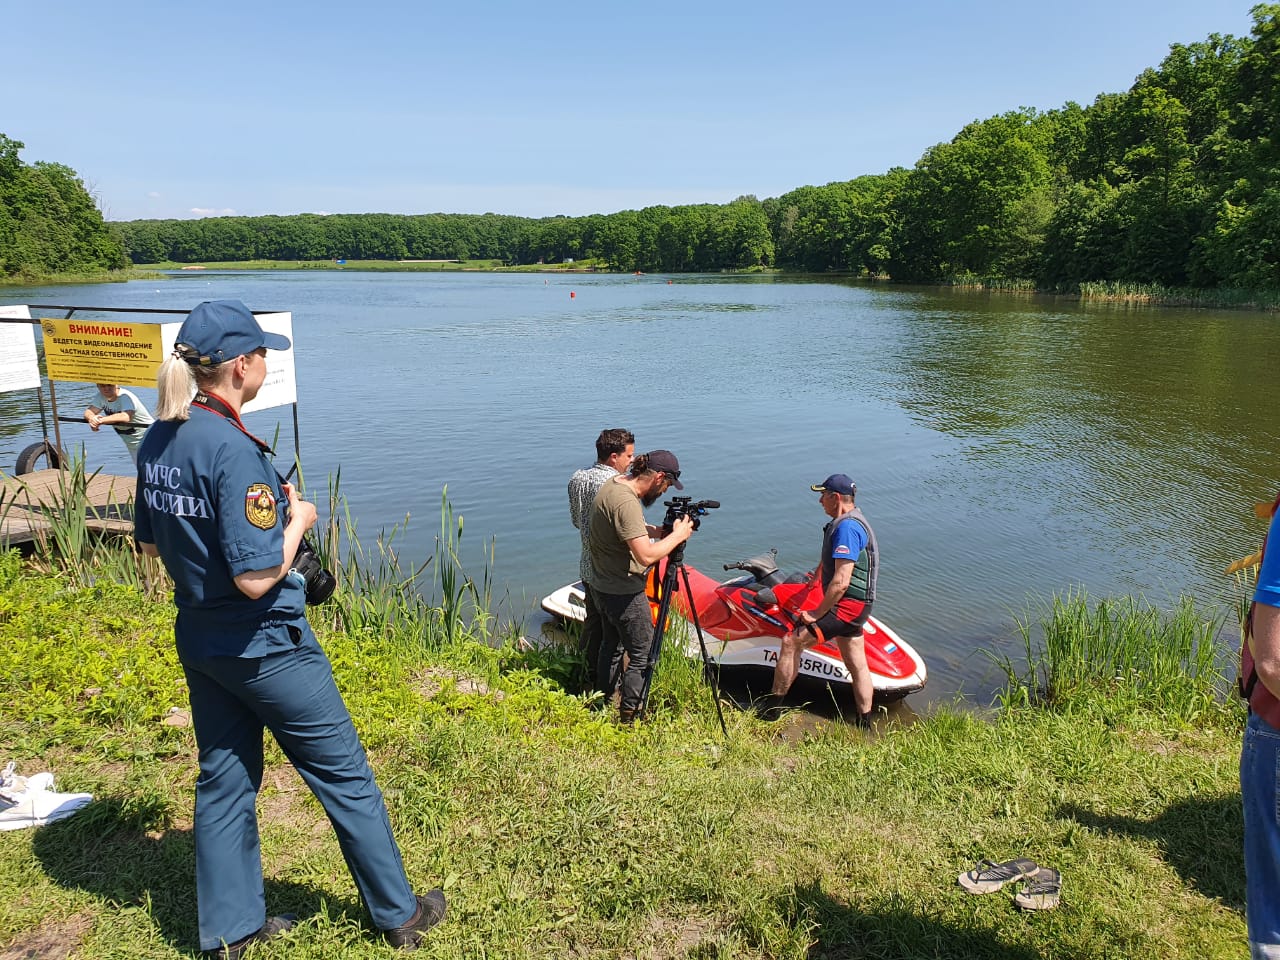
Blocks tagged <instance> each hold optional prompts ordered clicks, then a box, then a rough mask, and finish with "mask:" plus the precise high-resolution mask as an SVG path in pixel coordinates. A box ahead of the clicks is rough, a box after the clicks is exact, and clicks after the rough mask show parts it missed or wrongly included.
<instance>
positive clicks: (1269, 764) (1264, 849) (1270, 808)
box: [1240, 713, 1280, 960]
mask: <svg viewBox="0 0 1280 960" xmlns="http://www.w3.org/2000/svg"><path fill="white" fill-rule="evenodd" d="M1240 796H1241V797H1242V799H1243V800H1244V876H1245V885H1244V886H1245V917H1246V919H1247V921H1248V928H1249V952H1250V956H1252V957H1253V960H1280V730H1277V729H1276V728H1275V727H1273V726H1271V724H1269V723H1267V721H1265V720H1263V719H1262V718H1261V717H1260V716H1258V715H1257V714H1256V713H1250V714H1249V722H1248V723H1247V724H1246V725H1245V728H1244V745H1243V747H1242V749H1241V751H1240Z"/></svg>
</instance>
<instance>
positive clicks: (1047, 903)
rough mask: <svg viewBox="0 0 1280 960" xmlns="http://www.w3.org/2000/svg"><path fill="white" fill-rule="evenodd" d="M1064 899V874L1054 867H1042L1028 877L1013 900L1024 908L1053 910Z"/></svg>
mask: <svg viewBox="0 0 1280 960" xmlns="http://www.w3.org/2000/svg"><path fill="white" fill-rule="evenodd" d="M1061 899H1062V874H1060V873H1059V872H1058V871H1057V870H1055V869H1053V867H1041V868H1040V872H1039V873H1037V874H1036V875H1035V876H1034V877H1030V878H1028V879H1027V882H1026V884H1025V885H1024V886H1023V888H1022V890H1021V891H1019V892H1018V895H1017V896H1015V897H1014V898H1013V902H1014V903H1016V904H1017V905H1018V906H1020V907H1021V908H1022V909H1023V910H1052V909H1053V908H1054V907H1056V906H1057V905H1058V903H1059V901H1060V900H1061Z"/></svg>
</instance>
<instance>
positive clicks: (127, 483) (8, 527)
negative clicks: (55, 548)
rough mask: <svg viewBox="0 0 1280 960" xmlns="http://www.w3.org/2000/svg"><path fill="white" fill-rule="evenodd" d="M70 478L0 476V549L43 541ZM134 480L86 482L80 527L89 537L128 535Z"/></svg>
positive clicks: (47, 473)
mask: <svg viewBox="0 0 1280 960" xmlns="http://www.w3.org/2000/svg"><path fill="white" fill-rule="evenodd" d="M70 486H71V474H70V473H69V472H66V471H63V470H33V471H32V472H31V473H24V474H22V475H21V476H16V477H15V476H10V475H8V474H6V473H0V549H4V548H8V547H14V546H17V545H19V544H22V543H31V542H34V541H38V540H40V539H41V537H44V536H48V535H49V534H50V533H51V531H52V529H53V524H52V522H51V518H54V519H56V517H57V516H58V514H59V513H60V511H61V510H62V509H63V498H64V496H65V493H66V491H67V489H68V488H69V487H70ZM136 486H137V478H136V477H120V476H112V475H110V474H102V473H99V474H97V475H95V476H92V477H87V478H86V485H85V501H86V504H87V516H86V521H85V525H86V526H87V527H88V528H89V530H91V531H93V532H95V533H104V534H120V535H128V534H130V533H132V532H133V496H134V490H135V487H136Z"/></svg>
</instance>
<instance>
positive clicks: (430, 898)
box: [382, 890, 445, 950]
mask: <svg viewBox="0 0 1280 960" xmlns="http://www.w3.org/2000/svg"><path fill="white" fill-rule="evenodd" d="M415 899H417V901H418V909H417V911H416V912H415V913H414V915H413V916H412V917H410V918H409V920H408V922H407V923H405V924H403V925H402V926H399V927H395V928H394V929H391V930H383V931H382V935H383V936H384V937H385V938H386V940H387V943H389V944H391V945H392V946H393V947H397V948H398V949H400V950H416V949H418V943H419V941H421V940H422V935H423V934H424V933H426V932H427V931H428V930H430V929H431V928H432V927H434V926H435V925H436V924H437V923H439V922H440V921H441V920H443V919H444V910H445V900H444V892H443V891H441V890H429V891H427V892H426V893H425V894H422V895H420V896H418V897H416V898H415Z"/></svg>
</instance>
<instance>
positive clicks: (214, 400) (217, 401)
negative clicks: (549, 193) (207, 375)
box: [191, 390, 276, 457]
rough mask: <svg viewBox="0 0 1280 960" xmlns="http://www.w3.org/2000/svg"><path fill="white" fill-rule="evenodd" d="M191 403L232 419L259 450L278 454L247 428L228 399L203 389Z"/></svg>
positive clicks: (226, 418) (237, 427)
mask: <svg viewBox="0 0 1280 960" xmlns="http://www.w3.org/2000/svg"><path fill="white" fill-rule="evenodd" d="M191 405H192V406H193V407H202V408H203V409H205V410H208V411H209V412H210V413H215V414H217V415H218V416H220V417H222V419H224V420H230V421H231V422H232V423H234V424H235V425H236V429H237V430H239V431H240V432H241V433H243V434H244V435H245V436H246V437H248V438H249V439H250V440H252V441H253V442H254V443H255V444H257V446H258V449H259V450H261V451H262V452H263V453H268V454H270V455H271V456H273V457H274V456H275V455H276V452H275V451H274V450H272V449H271V448H270V447H269V446H267V445H266V444H265V443H263V442H262V441H261V440H259V439H258V438H257V437H255V436H254V435H253V434H252V433H250V432H249V431H248V430H246V429H245V427H244V424H243V423H241V422H240V414H238V413H236V412H235V410H233V409H232V408H231V404H229V403H227V401H225V400H223V399H222V398H221V397H220V396H218V395H217V394H215V393H206V392H205V391H204V390H201V391H200V392H198V393H197V394H196V395H195V398H194V399H193V400H192V401H191Z"/></svg>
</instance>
